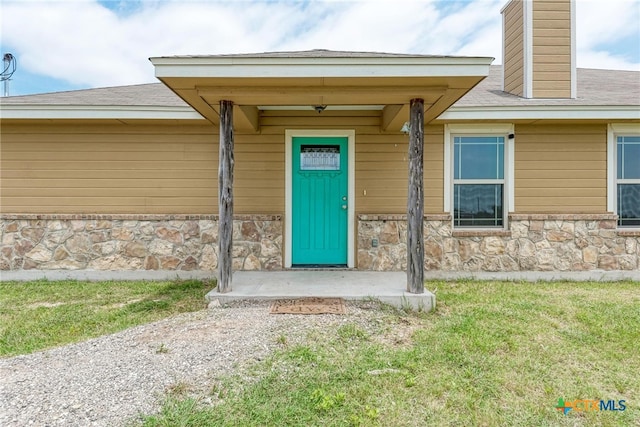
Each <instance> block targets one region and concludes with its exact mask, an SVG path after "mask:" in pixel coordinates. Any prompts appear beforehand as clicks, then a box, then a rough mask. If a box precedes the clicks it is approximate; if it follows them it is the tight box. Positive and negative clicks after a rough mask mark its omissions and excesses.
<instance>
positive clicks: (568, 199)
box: [515, 124, 607, 214]
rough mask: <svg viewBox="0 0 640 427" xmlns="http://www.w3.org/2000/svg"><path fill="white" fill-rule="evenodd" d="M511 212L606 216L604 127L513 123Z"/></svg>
mask: <svg viewBox="0 0 640 427" xmlns="http://www.w3.org/2000/svg"><path fill="white" fill-rule="evenodd" d="M515 134H516V140H515V141H516V142H515V212H517V213H538V212H555V213H567V214H574V213H589V212H596V213H604V212H607V144H606V141H607V126H606V124H574V125H516V128H515Z"/></svg>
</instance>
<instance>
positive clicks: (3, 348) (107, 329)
mask: <svg viewBox="0 0 640 427" xmlns="http://www.w3.org/2000/svg"><path fill="white" fill-rule="evenodd" d="M213 286H214V285H213V284H209V283H206V282H202V281H195V280H194V281H167V282H141V281H137V282H78V281H55V282H49V281H36V282H0V357H7V356H14V355H18V354H27V353H32V352H34V351H38V350H43V349H46V348H50V347H55V346H59V345H63V344H68V343H72V342H77V341H81V340H85V339H88V338H93V337H97V336H100V335H105V334H110V333H113V332H117V331H120V330H123V329H126V328H129V327H131V326H136V325H140V324H144V323H149V322H152V321H155V320H159V319H162V318H164V317H168V316H170V315H173V314H177V313H182V312H186V311H195V310H200V309H202V308H204V307H205V301H204V295H205V294H206V292H207V291H209V290H211V288H212V287H213ZM159 351H166V350H165V349H159Z"/></svg>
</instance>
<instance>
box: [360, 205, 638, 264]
mask: <svg viewBox="0 0 640 427" xmlns="http://www.w3.org/2000/svg"><path fill="white" fill-rule="evenodd" d="M509 222H510V230H508V231H502V232H500V231H495V232H484V231H483V232H478V231H452V229H451V217H449V216H448V215H444V216H443V215H426V216H425V221H424V235H425V249H424V252H425V262H424V268H425V270H443V271H587V270H596V269H599V270H638V269H640V232H638V231H635V232H632V231H621V230H616V216H615V215H609V214H593V215H590V214H583V215H563V214H531V215H518V214H513V215H511V216H510V218H509ZM406 235H407V234H406V217H405V216H403V215H361V216H360V217H359V222H358V247H359V250H358V268H359V269H361V270H375V271H385V270H405V269H406V244H407V242H406ZM373 239H376V240H377V243H378V246H377V247H374V246H373V245H372V241H373Z"/></svg>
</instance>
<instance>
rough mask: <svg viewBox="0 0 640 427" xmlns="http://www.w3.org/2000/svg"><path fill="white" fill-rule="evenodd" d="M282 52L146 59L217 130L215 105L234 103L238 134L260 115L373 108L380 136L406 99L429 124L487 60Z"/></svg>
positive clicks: (404, 113)
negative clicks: (420, 106)
mask: <svg viewBox="0 0 640 427" xmlns="http://www.w3.org/2000/svg"><path fill="white" fill-rule="evenodd" d="M286 54H287V55H286V56H282V57H281V56H269V55H268V54H256V55H241V56H234V55H230V56H204V57H168V58H151V61H152V63H153V64H154V65H155V68H156V77H158V79H160V80H161V81H162V82H163V83H164V84H166V85H167V86H168V87H169V88H170V89H171V90H173V91H174V92H175V93H176V94H177V95H178V96H180V97H181V98H182V99H183V100H184V101H186V102H187V103H188V104H190V105H191V106H192V107H193V108H194V109H196V110H197V111H198V112H199V113H200V114H202V115H203V116H204V117H206V118H207V119H208V120H210V121H211V122H212V123H214V124H216V125H217V124H218V121H219V119H218V117H219V114H218V109H219V104H220V101H221V100H227V101H232V102H233V103H234V115H235V120H234V126H235V127H236V128H239V129H242V130H253V131H256V132H258V131H259V130H260V118H261V116H262V114H263V111H265V110H269V109H282V108H285V107H291V108H292V109H309V108H310V107H312V106H327V108H329V109H343V110H344V109H352V110H377V111H378V112H379V113H378V114H379V117H380V125H381V130H382V131H393V132H397V131H399V130H400V128H401V127H402V124H403V123H404V122H405V121H407V120H408V118H409V114H408V105H409V103H410V101H411V99H414V98H421V99H423V100H424V102H425V123H428V122H429V121H431V120H433V119H435V118H436V117H437V116H438V115H440V114H441V113H442V112H443V111H445V110H446V109H447V108H448V107H449V106H450V105H451V104H453V103H454V102H455V101H457V100H458V99H459V98H460V97H462V96H463V95H464V94H465V93H467V92H468V91H469V90H470V89H471V88H473V87H474V86H475V85H477V84H478V83H479V82H480V81H481V80H482V79H483V78H485V77H486V76H487V75H488V73H489V65H490V63H491V61H492V60H493V59H492V58H475V57H474V58H468V57H433V56H414V55H405V56H403V55H398V56H395V55H390V54H366V53H359V54H358V53H353V54H354V56H349V55H348V54H350V53H349V52H346V53H345V52H330V51H307V52H299V53H298V54H299V55H300V56H296V53H295V52H293V53H291V52H290V53H286ZM315 54H318V55H319V56H316V57H314V56H313V55H315ZM261 55H262V56H261ZM265 55H266V56H265ZM358 55H360V56H358ZM367 55H368V56H367Z"/></svg>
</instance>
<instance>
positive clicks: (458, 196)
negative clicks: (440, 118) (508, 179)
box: [453, 136, 505, 227]
mask: <svg viewBox="0 0 640 427" xmlns="http://www.w3.org/2000/svg"><path fill="white" fill-rule="evenodd" d="M504 140H505V137H504V136H455V137H454V138H453V168H454V173H453V225H454V227H503V226H504V208H503V207H504V196H503V195H504Z"/></svg>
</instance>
